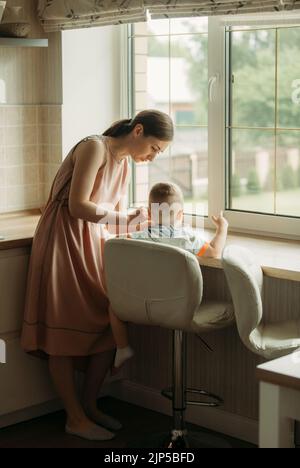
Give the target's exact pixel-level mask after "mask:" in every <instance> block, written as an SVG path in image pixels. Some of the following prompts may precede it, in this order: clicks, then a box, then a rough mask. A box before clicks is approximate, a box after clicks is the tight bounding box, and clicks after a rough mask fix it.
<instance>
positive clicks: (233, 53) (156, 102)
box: [128, 18, 300, 237]
mask: <svg viewBox="0 0 300 468" xmlns="http://www.w3.org/2000/svg"><path fill="white" fill-rule="evenodd" d="M128 31H129V34H128V44H129V56H130V59H131V61H130V64H131V66H130V77H129V101H130V109H131V113H132V114H135V113H137V112H139V111H140V110H143V109H145V108H156V109H159V110H162V111H164V112H167V113H169V114H170V115H171V116H172V118H173V120H174V123H175V140H174V142H173V144H172V145H171V146H170V148H169V150H168V153H167V152H166V154H164V155H160V156H159V158H157V159H156V160H155V162H154V163H151V164H145V165H136V166H134V168H133V169H134V185H133V202H134V203H135V204H137V205H141V204H146V203H147V199H148V193H149V189H150V188H151V186H152V185H153V184H154V183H156V182H158V181H162V180H164V181H172V182H175V183H177V184H178V185H180V187H181V188H182V190H183V193H184V196H185V201H186V206H185V212H186V213H187V214H191V215H204V216H208V218H207V220H206V225H207V226H211V224H210V221H209V216H210V215H212V214H215V213H218V212H219V211H220V210H226V217H227V218H228V219H229V222H230V225H231V226H232V227H233V228H235V229H236V230H241V231H252V232H256V233H258V232H264V233H272V234H275V235H280V236H287V237H289V236H291V237H295V236H299V235H300V203H298V201H297V200H299V195H300V61H299V60H297V57H298V56H299V52H300V45H299V44H300V27H299V26H293V27H283V26H282V27H281V26H277V25H276V26H272V27H269V26H268V27H266V26H257V27H254V26H251V28H249V27H245V26H240V27H229V28H226V27H225V26H224V22H223V21H222V18H209V19H207V18H182V19H172V20H167V19H166V20H156V21H149V22H148V23H138V24H135V25H132V26H130V28H129V29H128ZM209 83H210V86H209ZM208 89H209V92H208Z"/></svg>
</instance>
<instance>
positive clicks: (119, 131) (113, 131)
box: [103, 119, 132, 138]
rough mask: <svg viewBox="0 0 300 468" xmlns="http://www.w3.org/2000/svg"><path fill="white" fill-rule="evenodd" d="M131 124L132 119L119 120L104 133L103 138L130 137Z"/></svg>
mask: <svg viewBox="0 0 300 468" xmlns="http://www.w3.org/2000/svg"><path fill="white" fill-rule="evenodd" d="M131 122H132V120H131V119H123V120H119V121H117V122H115V123H113V124H112V126H111V127H110V128H108V129H107V130H106V131H105V132H104V133H103V136H110V137H114V138H117V137H119V136H122V135H128V133H130V132H131V130H132V126H131Z"/></svg>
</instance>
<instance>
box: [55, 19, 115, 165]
mask: <svg viewBox="0 0 300 468" xmlns="http://www.w3.org/2000/svg"><path fill="white" fill-rule="evenodd" d="M119 36H120V29H119V28H118V27H117V26H108V27H101V28H90V29H79V30H74V31H64V32H63V33H62V57H63V58H62V61H63V110H62V136H63V142H62V144H63V155H64V157H65V156H66V155H67V153H68V151H69V150H70V149H71V147H72V146H73V145H74V144H76V143H77V142H78V141H79V140H80V139H81V138H83V137H85V136H88V135H92V134H99V133H102V132H103V131H105V130H106V128H107V127H109V125H110V124H111V123H112V122H113V121H115V120H118V119H119V118H120V55H119V50H120V47H119V44H120V39H119Z"/></svg>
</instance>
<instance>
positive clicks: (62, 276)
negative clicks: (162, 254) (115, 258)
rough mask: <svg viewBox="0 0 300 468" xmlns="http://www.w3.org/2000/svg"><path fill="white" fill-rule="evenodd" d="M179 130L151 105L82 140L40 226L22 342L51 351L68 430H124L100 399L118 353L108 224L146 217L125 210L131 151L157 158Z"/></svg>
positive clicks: (98, 435) (90, 435) (105, 434)
mask: <svg viewBox="0 0 300 468" xmlns="http://www.w3.org/2000/svg"><path fill="white" fill-rule="evenodd" d="M173 133H174V129H173V123H172V120H171V119H170V117H169V116H168V115H166V114H164V113H162V112H159V111H154V110H148V111H143V112H141V113H139V114H138V115H137V116H136V117H135V119H133V120H122V121H120V122H117V123H115V124H113V125H112V126H111V127H110V128H109V129H108V130H107V131H106V132H105V133H104V134H103V135H101V136H100V135H99V136H92V137H87V138H85V139H84V140H82V141H81V142H79V143H78V144H77V145H76V146H75V147H74V148H73V149H72V150H71V151H70V153H69V154H68V156H67V158H66V159H65V160H64V162H63V164H62V166H61V168H60V170H59V171H58V174H57V175H56V178H55V180H54V182H53V185H52V189H51V193H50V197H49V200H48V202H47V205H46V207H45V210H44V212H43V214H42V217H41V219H40V222H39V224H38V226H37V230H36V232H35V236H34V240H33V246H32V254H31V260H30V268H29V276H28V285H27V294H26V304H25V318H24V325H23V332H22V346H23V348H24V349H25V351H27V352H36V351H42V352H44V353H46V354H47V355H48V356H49V369H50V375H51V377H52V380H53V382H54V384H55V387H56V389H57V392H58V394H59V396H60V397H61V399H62V401H63V403H64V406H65V409H66V412H67V425H66V431H67V432H68V433H70V434H75V435H78V436H80V437H84V438H86V439H90V440H108V439H111V438H112V437H113V436H114V434H113V433H111V432H110V431H108V430H107V429H110V430H117V429H120V428H121V424H120V423H119V422H118V421H116V420H115V419H113V418H111V417H110V416H108V415H106V414H104V413H102V412H100V411H99V410H98V408H97V403H96V402H97V395H98V392H99V388H100V386H101V384H102V383H103V380H104V378H105V375H106V373H107V371H108V369H109V368H110V367H111V365H112V361H113V357H114V352H115V342H114V340H113V336H112V332H111V327H110V323H109V313H108V308H109V303H108V299H107V296H106V287H105V281H104V270H103V268H104V265H103V249H104V240H105V228H106V227H105V224H107V223H110V224H115V225H117V226H121V225H123V228H124V223H125V227H126V226H128V225H129V224H132V220H133V219H134V218H136V216H137V215H139V217H140V220H141V218H142V219H144V220H145V219H146V218H147V216H148V214H147V210H146V209H143V208H142V209H140V210H136V211H135V212H134V213H133V214H132V215H127V213H126V212H125V213H124V212H123V213H122V211H121V209H122V202H123V201H124V197H125V196H126V194H127V190H128V184H129V181H130V173H129V168H130V166H129V161H128V155H130V157H131V158H132V159H133V161H134V162H136V163H141V162H145V161H153V160H154V159H155V157H156V156H157V154H158V153H159V152H161V151H164V150H165V149H166V148H167V147H168V145H169V143H170V142H171V141H172V139H173ZM103 206H112V207H114V210H111V209H109V210H107V209H104V208H103ZM110 220H111V222H110ZM87 356H88V365H87V368H86V374H85V383H84V389H83V397H82V403H81V402H80V401H79V398H78V397H77V395H76V390H75V385H74V365H75V364H76V358H77V357H87ZM95 423H96V424H95ZM102 426H104V427H102ZM105 428H106V429H105Z"/></svg>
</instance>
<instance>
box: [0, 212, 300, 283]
mask: <svg viewBox="0 0 300 468" xmlns="http://www.w3.org/2000/svg"><path fill="white" fill-rule="evenodd" d="M40 216H41V212H40V210H38V209H37V210H29V211H20V212H15V213H4V214H2V215H0V235H2V236H4V237H5V239H4V240H2V241H0V250H7V249H14V248H19V247H28V246H29V247H30V246H31V244H32V238H33V235H34V232H35V229H36V227H37V224H38V222H39V219H40ZM207 233H208V237H209V238H211V237H212V236H213V231H207ZM230 244H238V245H240V246H243V247H246V248H248V249H250V250H251V251H252V252H253V255H254V256H255V257H256V258H257V259H258V261H259V262H260V263H261V265H262V268H263V271H264V274H265V275H266V276H269V277H272V278H279V279H286V280H291V281H299V282H300V242H299V241H289V240H281V239H274V238H273V239H269V238H266V237H258V236H257V237H256V236H249V235H244V234H234V233H230V234H229V235H228V240H227V245H230ZM200 264H201V265H203V266H208V267H212V268H218V269H221V268H222V264H221V261H220V260H218V259H209V258H204V259H203V258H202V259H201V260H200Z"/></svg>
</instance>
